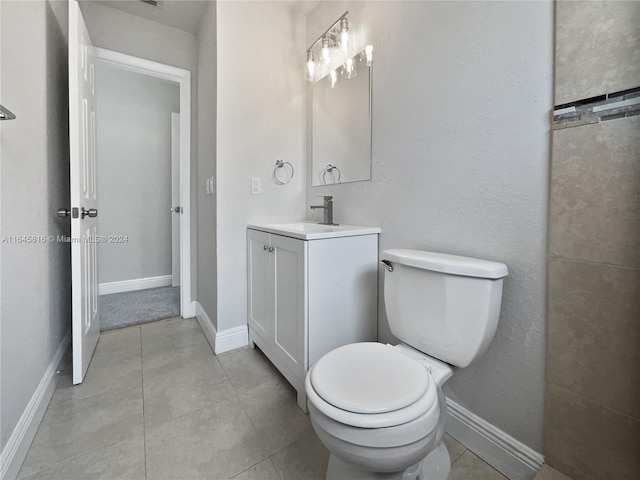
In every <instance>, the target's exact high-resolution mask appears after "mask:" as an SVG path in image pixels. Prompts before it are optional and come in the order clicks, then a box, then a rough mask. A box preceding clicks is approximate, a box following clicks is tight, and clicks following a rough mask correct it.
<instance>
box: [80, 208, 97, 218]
mask: <svg viewBox="0 0 640 480" xmlns="http://www.w3.org/2000/svg"><path fill="white" fill-rule="evenodd" d="M80 212H81V215H82V218H84V217H86V216H89V217H90V218H95V217H97V216H98V210H97V209H95V208H90V209H89V210H87V209H85V208H84V207H82V210H81V211H80Z"/></svg>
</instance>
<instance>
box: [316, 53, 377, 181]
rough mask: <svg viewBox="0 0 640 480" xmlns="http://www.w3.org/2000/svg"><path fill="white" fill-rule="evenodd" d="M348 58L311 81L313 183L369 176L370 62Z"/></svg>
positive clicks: (358, 56)
mask: <svg viewBox="0 0 640 480" xmlns="http://www.w3.org/2000/svg"><path fill="white" fill-rule="evenodd" d="M350 60H351V61H349V60H348V61H347V62H345V64H344V66H342V67H340V68H338V69H336V70H333V71H331V72H329V74H328V75H327V76H326V77H325V78H322V79H321V80H319V81H317V82H316V83H314V84H313V120H312V121H313V131H312V140H311V141H312V159H311V170H312V173H313V179H312V182H311V183H312V185H313V186H319V185H330V184H335V183H347V182H358V181H362V180H371V66H367V59H366V55H365V53H364V51H363V52H361V53H358V54H356V56H355V57H353V59H350ZM369 63H370V62H369Z"/></svg>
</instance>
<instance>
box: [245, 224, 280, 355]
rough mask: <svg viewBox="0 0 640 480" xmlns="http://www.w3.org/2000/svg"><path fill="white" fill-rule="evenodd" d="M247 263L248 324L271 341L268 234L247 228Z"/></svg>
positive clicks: (271, 289) (271, 303) (270, 279)
mask: <svg viewBox="0 0 640 480" xmlns="http://www.w3.org/2000/svg"><path fill="white" fill-rule="evenodd" d="M247 244H248V248H247V255H248V256H249V258H248V259H247V264H248V267H249V271H248V272H247V275H248V278H249V292H248V294H249V298H248V299H249V326H251V328H253V330H254V331H255V332H256V333H257V334H258V335H260V337H261V338H262V339H263V340H265V341H266V342H268V343H269V344H271V343H272V342H273V308H274V306H273V298H274V292H273V286H274V284H273V271H272V270H273V269H272V266H271V258H272V255H271V253H272V250H271V251H270V249H269V234H268V233H264V232H258V231H257V230H247Z"/></svg>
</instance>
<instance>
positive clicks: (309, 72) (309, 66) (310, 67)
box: [304, 50, 316, 82]
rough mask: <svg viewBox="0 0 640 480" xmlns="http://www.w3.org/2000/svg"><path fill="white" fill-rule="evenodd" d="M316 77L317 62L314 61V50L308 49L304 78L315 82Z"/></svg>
mask: <svg viewBox="0 0 640 480" xmlns="http://www.w3.org/2000/svg"><path fill="white" fill-rule="evenodd" d="M315 77H316V62H314V61H313V52H312V51H311V50H309V51H307V63H306V65H305V69H304V79H305V80H306V81H307V82H313V81H314V80H315Z"/></svg>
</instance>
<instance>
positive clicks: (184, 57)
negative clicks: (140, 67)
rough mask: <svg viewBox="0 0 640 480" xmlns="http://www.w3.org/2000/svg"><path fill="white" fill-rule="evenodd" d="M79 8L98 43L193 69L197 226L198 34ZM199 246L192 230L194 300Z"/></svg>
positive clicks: (98, 8)
mask: <svg viewBox="0 0 640 480" xmlns="http://www.w3.org/2000/svg"><path fill="white" fill-rule="evenodd" d="M80 8H81V10H82V15H83V16H84V19H85V22H86V24H87V28H88V30H89V35H91V40H92V41H93V44H94V45H95V46H97V47H102V48H106V49H109V50H114V51H116V52H120V53H126V54H127V55H133V56H135V57H139V58H144V59H147V60H153V61H155V62H159V63H164V64H167V65H172V66H174V67H179V68H184V69H185V70H190V71H191V185H192V188H191V225H196V211H197V207H196V202H197V197H196V187H195V186H196V176H197V145H196V141H197V131H196V120H197V115H198V113H197V107H198V99H197V75H198V73H197V66H198V58H197V57H198V55H197V46H196V37H195V35H193V34H191V33H188V32H185V31H183V30H178V29H177V28H171V27H167V26H165V25H161V24H159V23H156V22H152V21H150V20H146V19H144V18H140V17H136V16H134V15H130V14H128V13H124V12H122V11H120V10H117V9H115V8H110V7H106V6H104V5H100V4H98V3H95V2H80ZM192 230H194V229H193V228H192ZM196 248H197V237H196V234H195V231H192V232H191V252H192V254H191V298H194V299H195V297H196V295H195V294H196V288H197V285H196V284H197V262H196V255H195V252H196Z"/></svg>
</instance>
